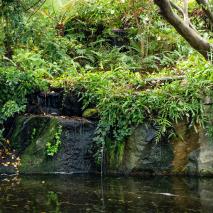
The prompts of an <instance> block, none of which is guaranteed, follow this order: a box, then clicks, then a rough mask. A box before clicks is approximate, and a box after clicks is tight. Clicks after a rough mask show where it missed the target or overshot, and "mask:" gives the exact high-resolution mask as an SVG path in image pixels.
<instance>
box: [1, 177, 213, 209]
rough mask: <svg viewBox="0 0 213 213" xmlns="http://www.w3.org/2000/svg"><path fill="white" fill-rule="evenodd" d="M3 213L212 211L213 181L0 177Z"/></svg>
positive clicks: (159, 178)
mask: <svg viewBox="0 0 213 213" xmlns="http://www.w3.org/2000/svg"><path fill="white" fill-rule="evenodd" d="M3 212H36V213H37V212H39V213H44V212H57V213H58V212H69V213H70V212H74V213H75V212H76V213H77V212H113V213H114V212H115V213H117V212H134V213H137V212H138V213H142V212H150V213H152V212H156V213H157V212H158V213H159V212H169V213H170V212H172V213H173V212H180V213H184V212H210V213H212V212H213V179H197V178H172V177H155V178H151V177H149V178H131V177H128V178H124V177H122V178H117V177H104V178H103V179H102V180H101V178H100V177H96V176H63V175H55V176H19V177H16V176H10V177H9V176H1V177H0V213H3Z"/></svg>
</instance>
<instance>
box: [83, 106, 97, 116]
mask: <svg viewBox="0 0 213 213" xmlns="http://www.w3.org/2000/svg"><path fill="white" fill-rule="evenodd" d="M97 115H98V110H97V109H96V108H89V109H86V110H84V112H83V115H82V116H83V117H85V118H96V117H97Z"/></svg>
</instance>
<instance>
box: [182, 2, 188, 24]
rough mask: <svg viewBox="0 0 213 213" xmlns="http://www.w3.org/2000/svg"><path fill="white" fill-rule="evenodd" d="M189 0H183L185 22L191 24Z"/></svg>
mask: <svg viewBox="0 0 213 213" xmlns="http://www.w3.org/2000/svg"><path fill="white" fill-rule="evenodd" d="M188 3H189V2H188V0H183V8H184V9H183V11H184V22H185V24H186V25H188V26H189V14H188Z"/></svg>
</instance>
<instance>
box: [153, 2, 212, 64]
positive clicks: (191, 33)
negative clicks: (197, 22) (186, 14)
mask: <svg viewBox="0 0 213 213" xmlns="http://www.w3.org/2000/svg"><path fill="white" fill-rule="evenodd" d="M154 2H155V4H156V5H158V7H159V8H160V12H161V15H162V16H163V17H164V18H165V19H166V20H167V21H168V22H169V23H170V24H171V25H172V26H173V27H174V28H175V29H176V30H177V32H178V33H179V34H180V35H181V36H182V37H183V38H185V40H186V41H187V42H188V43H189V44H190V45H191V46H192V47H193V48H194V49H195V50H197V51H198V52H199V53H201V54H202V55H203V56H204V57H205V58H206V59H207V60H210V56H211V51H212V49H213V46H212V45H211V44H210V43H208V42H207V41H206V40H205V39H203V38H202V37H201V36H200V35H199V34H198V32H197V31H196V30H194V29H193V28H191V27H190V26H189V25H187V24H186V23H184V21H183V20H182V19H181V18H180V17H179V16H178V15H177V14H175V13H174V12H173V10H172V6H171V4H170V1H169V0H154Z"/></svg>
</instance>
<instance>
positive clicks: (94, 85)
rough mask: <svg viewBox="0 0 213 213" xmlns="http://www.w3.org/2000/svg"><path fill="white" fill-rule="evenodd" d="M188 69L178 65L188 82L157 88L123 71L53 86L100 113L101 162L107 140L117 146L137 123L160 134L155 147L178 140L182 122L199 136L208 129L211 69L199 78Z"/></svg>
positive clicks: (71, 77)
mask: <svg viewBox="0 0 213 213" xmlns="http://www.w3.org/2000/svg"><path fill="white" fill-rule="evenodd" d="M191 63H194V59H193V60H192V62H191ZM190 66H191V65H190V63H188V66H185V65H184V62H183V64H181V63H180V66H179V68H181V69H182V70H183V71H184V72H185V79H183V80H175V81H172V82H168V83H156V82H154V83H153V85H150V84H147V82H146V81H145V77H142V76H141V75H140V74H139V73H132V72H131V71H124V70H119V69H118V70H117V71H107V72H85V71H83V70H82V71H81V72H80V73H73V74H70V73H67V74H64V75H63V76H62V77H60V78H59V79H57V80H56V81H55V82H54V83H53V84H54V85H55V86H59V85H60V86H63V87H65V88H66V89H67V90H68V91H69V90H75V92H77V93H78V94H79V98H80V99H82V100H83V103H84V108H87V107H88V106H89V105H95V106H96V107H97V108H98V111H99V117H100V120H99V123H98V127H97V130H96V137H95V138H94V140H95V142H96V143H97V145H98V146H99V153H98V157H100V154H101V153H100V152H101V147H102V146H104V144H105V142H106V141H107V138H110V139H111V140H110V141H111V143H113V146H115V147H116V146H119V144H120V143H124V142H125V140H126V139H127V137H128V136H129V135H131V133H132V131H133V129H134V128H135V127H137V126H138V125H139V124H143V123H149V124H151V125H152V126H153V127H154V128H155V129H156V130H157V131H156V132H157V133H156V135H155V140H156V142H159V141H160V140H161V138H162V136H167V137H168V138H169V137H171V136H172V135H174V133H175V132H174V125H175V124H176V123H177V122H179V121H181V120H184V121H187V123H188V125H189V126H190V127H193V128H194V129H195V131H196V130H197V126H203V127H204V126H205V122H206V118H205V113H204V105H203V98H204V97H205V96H207V95H210V94H209V93H210V89H211V86H212V73H211V71H212V66H211V65H210V64H208V65H206V67H205V68H203V70H202V72H200V73H199V72H196V74H195V73H194V70H193V69H194V68H190ZM201 67H203V64H202V63H201ZM192 76H194V78H192Z"/></svg>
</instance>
